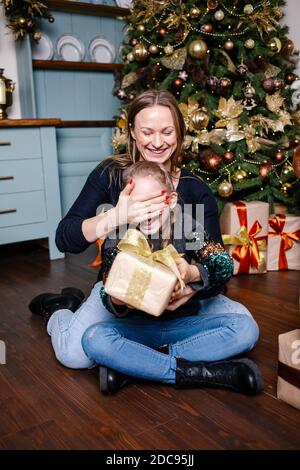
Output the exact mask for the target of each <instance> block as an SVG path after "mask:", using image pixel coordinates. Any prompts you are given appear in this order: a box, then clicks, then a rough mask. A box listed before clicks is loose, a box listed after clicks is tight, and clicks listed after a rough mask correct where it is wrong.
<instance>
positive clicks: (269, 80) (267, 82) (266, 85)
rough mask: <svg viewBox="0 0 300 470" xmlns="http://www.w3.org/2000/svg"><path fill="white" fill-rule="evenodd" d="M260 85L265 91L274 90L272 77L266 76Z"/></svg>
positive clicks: (270, 91)
mask: <svg viewBox="0 0 300 470" xmlns="http://www.w3.org/2000/svg"><path fill="white" fill-rule="evenodd" d="M262 87H263V89H264V90H265V91H266V92H267V93H272V92H273V91H274V80H273V78H266V79H265V80H264V81H263V82H262Z"/></svg>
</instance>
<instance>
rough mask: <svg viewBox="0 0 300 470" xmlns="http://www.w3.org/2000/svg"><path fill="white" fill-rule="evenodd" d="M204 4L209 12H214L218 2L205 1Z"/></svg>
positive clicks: (214, 0) (216, 0) (215, 0)
mask: <svg viewBox="0 0 300 470" xmlns="http://www.w3.org/2000/svg"><path fill="white" fill-rule="evenodd" d="M206 4H207V8H209V10H215V9H216V8H217V7H218V6H219V2H218V0H207V3H206Z"/></svg>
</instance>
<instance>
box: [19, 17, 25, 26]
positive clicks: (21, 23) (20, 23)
mask: <svg viewBox="0 0 300 470" xmlns="http://www.w3.org/2000/svg"><path fill="white" fill-rule="evenodd" d="M18 24H19V25H20V26H21V27H24V26H25V25H26V18H23V17H22V16H21V18H19V19H18Z"/></svg>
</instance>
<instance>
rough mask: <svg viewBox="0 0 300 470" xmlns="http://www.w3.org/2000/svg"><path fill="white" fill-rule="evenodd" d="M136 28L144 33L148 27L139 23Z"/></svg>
mask: <svg viewBox="0 0 300 470" xmlns="http://www.w3.org/2000/svg"><path fill="white" fill-rule="evenodd" d="M136 29H137V31H139V33H144V32H145V29H146V28H145V26H144V25H143V24H138V25H137V27H136Z"/></svg>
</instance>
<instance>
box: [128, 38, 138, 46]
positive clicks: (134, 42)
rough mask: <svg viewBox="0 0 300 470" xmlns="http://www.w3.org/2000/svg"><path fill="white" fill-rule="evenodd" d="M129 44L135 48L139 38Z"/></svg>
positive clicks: (132, 39) (131, 40)
mask: <svg viewBox="0 0 300 470" xmlns="http://www.w3.org/2000/svg"><path fill="white" fill-rule="evenodd" d="M129 43H130V45H131V46H133V47H134V46H136V45H137V43H138V40H137V38H131V39H130V41H129Z"/></svg>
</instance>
